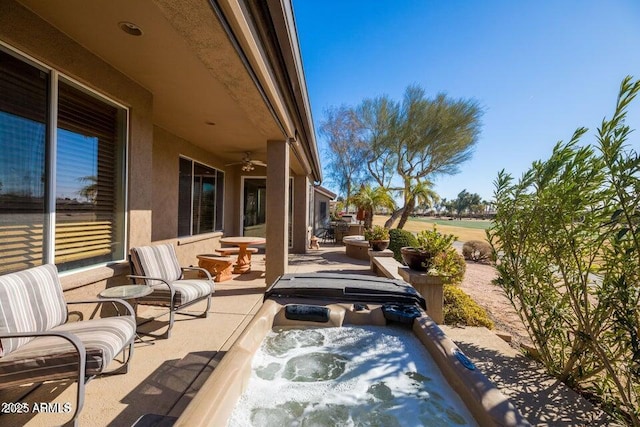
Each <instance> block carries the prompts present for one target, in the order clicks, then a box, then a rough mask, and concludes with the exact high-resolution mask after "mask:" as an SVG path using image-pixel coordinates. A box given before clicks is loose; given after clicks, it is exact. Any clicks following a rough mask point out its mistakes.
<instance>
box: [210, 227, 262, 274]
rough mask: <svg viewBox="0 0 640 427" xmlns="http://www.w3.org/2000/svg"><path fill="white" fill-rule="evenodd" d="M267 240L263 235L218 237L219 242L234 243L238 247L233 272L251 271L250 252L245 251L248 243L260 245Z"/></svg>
mask: <svg viewBox="0 0 640 427" xmlns="http://www.w3.org/2000/svg"><path fill="white" fill-rule="evenodd" d="M266 242H267V239H265V238H264V237H249V236H236V237H223V238H221V239H220V243H224V244H226V245H234V246H237V247H238V248H239V250H238V259H237V260H236V264H235V266H234V268H233V272H234V273H235V274H242V273H248V272H249V271H251V254H250V253H249V252H248V251H247V248H248V247H249V246H250V245H262V244H264V243H266Z"/></svg>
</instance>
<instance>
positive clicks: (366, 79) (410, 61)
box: [293, 0, 640, 199]
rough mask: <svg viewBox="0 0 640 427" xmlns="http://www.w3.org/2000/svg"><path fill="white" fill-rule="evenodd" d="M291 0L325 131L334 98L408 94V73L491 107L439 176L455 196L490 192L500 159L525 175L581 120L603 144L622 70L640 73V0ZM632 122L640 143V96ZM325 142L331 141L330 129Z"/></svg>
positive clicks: (439, 183)
mask: <svg viewBox="0 0 640 427" xmlns="http://www.w3.org/2000/svg"><path fill="white" fill-rule="evenodd" d="M293 4H294V12H295V17H296V26H297V31H298V37H299V43H300V49H301V51H302V57H303V65H304V71H305V76H306V81H307V89H308V92H309V98H310V102H311V108H312V113H313V119H314V122H315V126H316V130H317V129H319V124H320V123H321V121H322V120H323V118H324V112H325V111H326V109H327V108H329V107H332V106H339V105H342V104H346V105H351V106H355V105H357V104H359V103H360V102H361V101H362V100H363V99H365V98H370V97H375V96H379V95H388V96H390V97H392V98H393V99H395V100H400V99H401V97H402V94H403V93H404V90H405V88H406V87H407V86H408V85H410V84H419V85H421V86H422V87H423V88H424V89H425V90H426V91H427V94H428V95H429V96H433V95H435V94H437V93H439V92H445V93H446V94H447V95H449V96H451V97H453V98H472V99H475V100H476V101H477V102H478V103H479V104H480V105H481V106H482V107H483V108H484V110H485V114H484V116H483V118H482V133H481V135H480V138H479V141H478V144H477V146H476V148H475V150H474V154H473V158H472V159H471V160H470V161H468V162H467V163H465V164H463V165H462V167H461V173H459V174H458V175H455V176H443V177H440V178H438V179H437V180H436V187H435V190H436V191H437V192H438V193H439V194H440V196H441V197H446V198H448V199H451V198H455V197H456V195H457V194H458V193H459V192H460V191H462V190H463V189H467V191H469V192H472V193H478V194H480V195H481V196H482V197H483V198H485V199H491V198H492V197H493V191H494V186H493V181H494V180H495V178H496V176H497V174H498V171H499V170H501V169H503V168H504V169H506V170H507V171H508V172H510V173H512V174H513V175H514V176H516V177H519V176H520V175H521V174H522V172H524V171H525V170H526V169H527V168H528V167H529V166H530V165H531V162H533V161H534V160H538V159H544V158H548V156H549V155H550V153H551V150H552V148H553V145H554V144H555V143H556V142H557V141H559V140H565V141H567V140H569V139H570V137H571V135H572V134H573V131H574V130H575V129H576V128H577V127H579V126H585V127H588V128H589V129H590V132H589V133H588V134H587V135H586V136H585V137H584V138H583V140H582V141H583V143H584V144H588V143H594V142H595V139H594V132H595V129H596V128H597V126H598V125H599V124H600V122H601V121H602V119H603V118H604V117H605V116H607V117H609V116H610V115H611V113H612V111H613V108H614V106H615V100H616V96H617V93H618V88H619V85H620V82H621V81H622V79H623V78H624V77H625V76H626V75H632V76H634V77H635V78H636V79H640V53H639V52H640V1H639V0H610V1H607V0H601V1H591V0H557V1H545V0H542V1H520V0H518V1H509V0H504V1H494V0H482V1H480V0H477V1H464V0H457V1H445V0H441V1H429V0H397V1H391V0H388V1H386V0H385V1H382V0H377V1H373V0H368V1H364V0H359V1H355V0H351V1H349V0H342V1H334V0H315V1H314V0H294V2H293ZM627 123H628V124H629V125H630V126H631V127H632V128H633V129H637V131H636V132H634V133H633V134H632V139H631V141H629V145H630V146H631V147H632V148H633V149H635V150H637V151H640V142H639V141H640V136H639V135H638V132H640V99H637V100H636V102H635V103H634V104H632V108H631V109H630V111H629V117H628V119H627ZM318 144H319V148H320V150H321V152H322V150H324V149H325V143H324V141H323V138H322V136H321V135H318ZM325 175H326V174H325ZM324 184H325V185H326V186H327V187H328V188H331V189H333V190H335V188H333V187H332V186H331V185H330V184H329V183H327V182H325V183H324Z"/></svg>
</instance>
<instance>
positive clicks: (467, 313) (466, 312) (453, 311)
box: [443, 285, 494, 329]
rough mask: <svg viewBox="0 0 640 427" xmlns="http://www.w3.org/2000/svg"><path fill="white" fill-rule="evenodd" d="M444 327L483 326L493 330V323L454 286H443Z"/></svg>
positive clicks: (468, 297)
mask: <svg viewBox="0 0 640 427" xmlns="http://www.w3.org/2000/svg"><path fill="white" fill-rule="evenodd" d="M443 292H444V307H443V310H444V323H445V325H463V326H484V327H486V328H488V329H493V327H494V324H493V321H492V320H491V319H490V318H489V315H488V314H487V312H486V311H485V309H484V308H482V307H480V306H479V305H478V304H477V303H476V302H475V301H474V300H473V299H471V297H470V296H469V295H467V294H466V293H465V292H464V291H463V290H462V289H460V288H459V287H457V286H455V285H444V287H443Z"/></svg>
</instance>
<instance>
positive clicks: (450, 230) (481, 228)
mask: <svg viewBox="0 0 640 427" xmlns="http://www.w3.org/2000/svg"><path fill="white" fill-rule="evenodd" d="M388 218H389V217H387V216H382V215H375V216H374V217H373V224H374V225H376V224H377V225H384V222H385V221H386V220H387V219H388ZM434 224H435V225H436V226H437V228H438V231H440V232H441V233H445V234H453V235H454V236H456V237H457V238H458V241H460V242H467V241H469V240H487V235H486V234H485V230H486V229H488V228H489V227H491V221H488V220H476V219H471V220H457V219H456V220H453V221H449V220H446V219H435V218H425V217H413V218H410V219H409V220H408V221H407V223H406V224H405V226H404V229H405V230H407V231H411V232H413V233H417V232H419V231H421V230H430V229H431V228H432V227H433V226H434Z"/></svg>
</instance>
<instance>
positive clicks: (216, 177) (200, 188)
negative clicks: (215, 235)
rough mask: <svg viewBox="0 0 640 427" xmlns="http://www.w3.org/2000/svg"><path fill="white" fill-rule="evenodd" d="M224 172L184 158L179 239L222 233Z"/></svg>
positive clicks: (181, 161) (180, 187)
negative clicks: (215, 232)
mask: <svg viewBox="0 0 640 427" xmlns="http://www.w3.org/2000/svg"><path fill="white" fill-rule="evenodd" d="M223 200H224V172H222V171H219V170H217V169H213V168H210V167H208V166H205V165H203V164H200V163H197V162H194V161H193V160H190V159H186V158H183V157H181V158H180V184H179V194H178V236H191V235H196V234H203V233H211V232H213V231H222V206H223Z"/></svg>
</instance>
